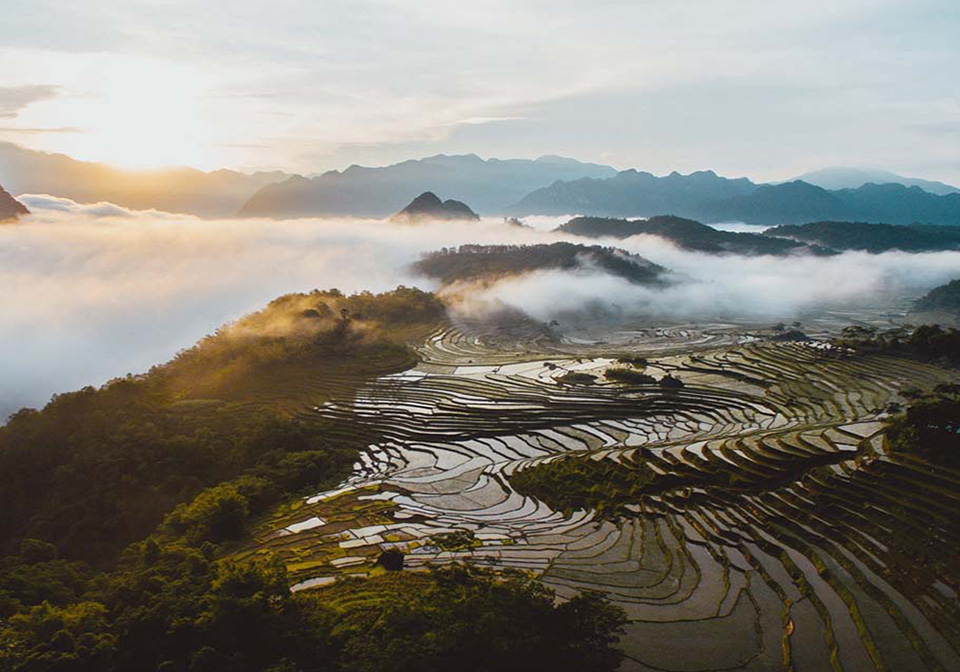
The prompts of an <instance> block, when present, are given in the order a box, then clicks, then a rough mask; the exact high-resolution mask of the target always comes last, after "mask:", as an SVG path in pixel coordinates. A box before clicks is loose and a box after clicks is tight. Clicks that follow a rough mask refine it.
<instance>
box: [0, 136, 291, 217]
mask: <svg viewBox="0 0 960 672" xmlns="http://www.w3.org/2000/svg"><path fill="white" fill-rule="evenodd" d="M285 177H287V174H286V173H283V172H280V171H272V172H261V173H253V174H246V173H240V172H237V171H233V170H215V171H213V172H209V173H205V172H203V171H200V170H196V169H195V168H186V167H178V168H162V169H157V170H123V169H121V168H116V167H114V166H110V165H107V164H104V163H90V162H87V161H78V160H76V159H72V158H70V157H69V156H66V155H64V154H48V153H46V152H38V151H34V150H31V149H27V148H25V147H20V146H19V145H15V144H12V143H8V142H0V184H3V185H5V186H6V188H7V189H9V190H10V191H11V192H12V193H14V194H51V195H53V196H61V197H64V198H69V199H70V200H72V201H76V202H78V203H99V202H104V201H105V202H109V203H115V204H117V205H122V206H124V207H126V208H131V209H134V210H151V209H152V210H162V211H164V212H174V213H183V214H190V215H197V216H199V217H231V216H233V215H235V214H236V212H237V210H238V209H239V208H240V206H242V205H243V203H244V202H245V201H246V200H247V199H248V198H249V197H250V196H251V195H252V194H253V193H254V192H255V191H257V190H258V189H259V188H261V187H263V186H264V185H266V184H269V183H271V182H276V181H278V180H282V179H284V178H285Z"/></svg>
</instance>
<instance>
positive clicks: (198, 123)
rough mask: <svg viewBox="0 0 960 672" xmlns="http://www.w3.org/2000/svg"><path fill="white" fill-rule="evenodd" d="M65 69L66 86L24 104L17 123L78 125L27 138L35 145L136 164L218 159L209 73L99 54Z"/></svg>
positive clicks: (149, 165)
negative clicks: (39, 100)
mask: <svg viewBox="0 0 960 672" xmlns="http://www.w3.org/2000/svg"><path fill="white" fill-rule="evenodd" d="M71 74H72V75H73V76H72V77H70V78H69V81H70V82H71V85H70V86H69V88H68V89H66V90H64V91H63V92H62V94H61V95H60V96H58V97H57V98H56V99H54V100H50V101H45V102H43V103H38V104H36V105H33V106H31V108H30V109H29V110H27V111H25V112H24V113H23V114H22V115H21V119H22V123H23V125H29V126H37V127H50V126H63V125H69V126H71V127H76V128H77V129H78V131H77V132H75V133H70V134H61V135H59V136H58V137H52V136H47V137H46V138H42V139H41V138H38V142H36V143H35V144H34V143H31V144H34V146H37V145H40V146H39V147H38V149H47V147H45V146H43V145H46V144H47V142H45V141H53V140H55V141H56V146H55V149H56V151H62V152H64V153H66V154H68V155H70V156H73V157H75V158H79V159H84V160H88V161H102V162H106V163H111V164H114V165H117V166H120V167H123V168H138V169H144V168H157V167H161V166H170V165H190V166H198V167H210V166H214V165H216V162H217V161H218V160H219V159H220V158H221V157H218V156H216V152H214V151H212V150H213V148H214V147H215V146H216V143H217V142H218V141H219V140H218V135H219V134H218V133H217V124H216V116H217V115H216V110H215V106H214V102H215V95H214V92H215V90H216V86H217V84H218V82H217V81H216V75H215V73H214V72H212V71H210V70H206V69H203V68H197V67H196V66H193V67H188V66H187V65H184V64H181V63H177V62H173V61H169V60H160V59H146V58H130V57H124V58H116V57H113V56H111V55H107V54H104V55H102V56H100V57H97V58H96V59H95V60H93V61H92V62H91V61H90V60H86V61H85V63H84V67H77V68H76V70H75V71H74V72H72V73H71ZM67 121H69V124H67V123H66V122H67ZM49 149H54V147H53V146H51V147H49Z"/></svg>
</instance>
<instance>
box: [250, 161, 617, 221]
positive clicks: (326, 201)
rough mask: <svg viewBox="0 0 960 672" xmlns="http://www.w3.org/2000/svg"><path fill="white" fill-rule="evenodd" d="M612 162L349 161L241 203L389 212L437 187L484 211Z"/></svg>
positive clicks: (359, 213)
mask: <svg viewBox="0 0 960 672" xmlns="http://www.w3.org/2000/svg"><path fill="white" fill-rule="evenodd" d="M615 174H616V171H615V170H614V169H613V168H610V167H609V166H601V165H597V164H592V163H581V162H579V161H574V160H573V159H564V158H561V157H554V156H544V157H540V158H539V159H536V160H535V161H531V160H527V159H509V160H500V159H487V160H484V159H481V158H480V157H478V156H476V155H475V154H467V155H459V156H446V155H443V154H440V155H437V156H431V157H427V158H424V159H419V160H411V161H404V162H402V163H397V164H394V165H390V166H385V167H382V168H369V167H364V166H350V167H349V168H347V169H346V170H344V171H342V172H340V171H336V170H331V171H329V172H326V173H324V174H323V175H320V176H318V177H314V178H312V179H307V178H303V177H292V178H290V179H288V180H286V181H284V182H280V183H277V184H272V185H269V186H267V187H264V188H263V189H261V190H260V191H258V192H257V193H256V194H254V195H253V196H252V197H251V198H250V200H249V201H248V202H247V203H246V204H245V205H244V206H243V208H242V209H241V211H240V214H241V216H245V217H253V216H267V217H277V218H279V217H311V216H334V215H343V216H353V217H385V216H387V215H390V214H391V213H394V212H396V211H397V210H399V209H400V208H402V207H403V206H404V204H405V203H406V202H407V199H409V198H410V194H416V193H420V192H422V191H426V190H427V189H434V190H436V191H439V192H441V193H444V194H448V195H449V196H450V197H451V198H455V199H457V200H460V201H466V202H467V203H471V204H473V205H474V207H476V208H478V209H479V210H480V211H481V212H484V213H490V214H498V213H503V212H504V211H505V210H506V208H507V206H509V205H510V204H512V203H515V202H516V201H518V200H519V199H520V198H522V197H523V196H524V194H527V193H529V192H530V191H533V190H534V189H539V188H540V187H544V186H547V185H549V184H552V183H553V182H556V181H557V180H575V179H578V178H582V177H608V176H611V175H615Z"/></svg>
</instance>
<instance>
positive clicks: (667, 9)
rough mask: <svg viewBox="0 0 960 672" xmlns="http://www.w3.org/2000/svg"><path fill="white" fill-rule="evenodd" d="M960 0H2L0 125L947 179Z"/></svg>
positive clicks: (141, 153) (35, 141)
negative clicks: (863, 170) (850, 169)
mask: <svg viewBox="0 0 960 672" xmlns="http://www.w3.org/2000/svg"><path fill="white" fill-rule="evenodd" d="M958 35H960V3H958V2H957V1H956V0H805V1H804V2H802V3H801V2H796V1H795V0H789V1H784V0H764V1H763V2H758V1H757V0H593V1H591V2H585V1H582V0H581V1H579V2H575V1H573V0H485V1H484V2H470V3H468V2H460V1H457V2H451V1H450V0H272V1H271V2H263V1H262V0H232V1H231V2H230V3H224V2H222V1H220V0H189V1H184V0H149V1H148V0H84V1H83V2H77V1H76V0H4V2H3V5H2V8H0V140H7V141H12V142H16V143H18V144H22V145H25V146H28V147H31V148H34V149H41V150H44V151H56V152H62V153H65V154H68V155H70V156H73V157H75V158H80V159H84V160H96V161H105V162H108V163H114V164H117V165H121V166H124V167H134V168H145V167H157V166H163V165H192V166H196V167H199V168H202V169H205V170H210V169H215V168H220V167H229V168H235V169H241V170H254V169H282V170H287V171H291V172H299V173H304V174H310V173H316V172H322V171H324V170H328V169H331V168H343V167H346V166H348V165H350V164H354V163H358V164H363V165H385V164H389V163H393V162H396V161H399V160H403V159H407V158H417V157H421V156H427V155H432V154H437V153H467V152H475V153H477V154H479V155H481V156H484V157H494V156H495V157H500V158H513V157H530V158H532V157H536V156H539V155H542V154H560V155H565V156H572V157H575V158H578V159H581V160H587V161H597V162H603V163H609V164H611V165H614V166H616V167H618V168H630V167H632V168H638V169H641V170H648V171H650V172H653V173H656V174H664V173H668V172H670V171H672V170H679V171H680V172H684V173H686V172H690V171H693V170H698V169H707V168H710V169H714V170H716V171H717V172H719V173H721V174H724V175H728V176H741V175H742V176H749V177H751V178H753V179H757V180H778V179H788V178H790V177H792V176H794V175H797V174H799V173H802V172H805V171H807V170H812V169H816V168H821V167H825V166H859V167H869V168H883V169H889V170H894V171H896V172H899V173H902V174H907V175H912V176H918V177H925V178H928V179H939V180H943V181H946V182H951V183H954V184H958V183H960V151H958V149H960V77H958V76H957V73H958V72H960V40H958V39H957V36H958Z"/></svg>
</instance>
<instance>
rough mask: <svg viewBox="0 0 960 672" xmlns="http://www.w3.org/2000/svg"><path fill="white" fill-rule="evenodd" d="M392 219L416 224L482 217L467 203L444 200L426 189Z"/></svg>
mask: <svg viewBox="0 0 960 672" xmlns="http://www.w3.org/2000/svg"><path fill="white" fill-rule="evenodd" d="M390 219H392V220H394V221H398V222H405V223H411V224H415V223H417V222H422V221H425V220H428V219H443V220H464V219H467V220H469V219H480V217H479V216H477V213H475V212H474V211H473V210H471V209H470V206H469V205H467V204H466V203H463V202H461V201H455V200H453V199H452V198H450V199H447V200H446V201H442V200H440V198H439V197H438V196H437V195H436V194H435V193H433V192H432V191H425V192H424V193H422V194H420V195H419V196H417V197H416V198H415V199H413V200H412V201H410V204H409V205H408V206H407V207H405V208H404V209H403V210H401V211H400V212H398V213H397V214H395V215H394V216H393V217H391V218H390Z"/></svg>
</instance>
